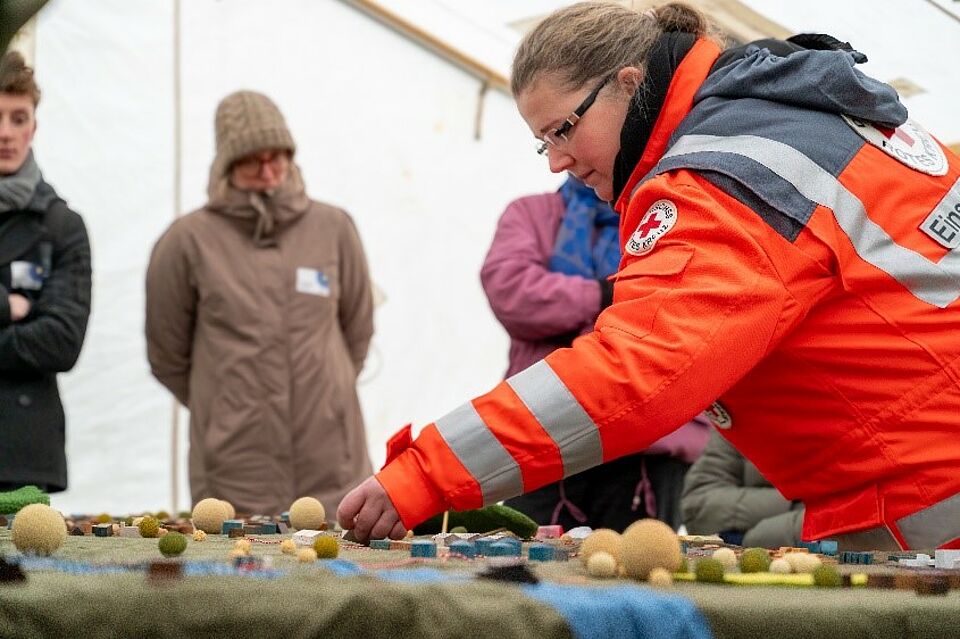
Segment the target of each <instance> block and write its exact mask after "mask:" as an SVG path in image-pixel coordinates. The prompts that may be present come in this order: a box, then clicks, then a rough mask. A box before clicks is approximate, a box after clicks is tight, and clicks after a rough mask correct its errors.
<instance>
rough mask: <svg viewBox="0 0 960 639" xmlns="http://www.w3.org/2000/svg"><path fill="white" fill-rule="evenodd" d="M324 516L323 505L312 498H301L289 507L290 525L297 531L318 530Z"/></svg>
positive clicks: (323, 521) (324, 520)
mask: <svg viewBox="0 0 960 639" xmlns="http://www.w3.org/2000/svg"><path fill="white" fill-rule="evenodd" d="M326 516H327V513H326V511H325V510H324V509H323V504H321V503H320V501H319V500H318V499H315V498H314V497H301V498H300V499H298V500H297V501H295V502H293V504H291V505H290V525H291V526H293V527H294V528H296V529H297V530H320V527H321V526H322V525H323V524H324V523H326Z"/></svg>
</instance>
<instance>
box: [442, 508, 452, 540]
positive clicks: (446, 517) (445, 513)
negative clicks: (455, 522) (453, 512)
mask: <svg viewBox="0 0 960 639" xmlns="http://www.w3.org/2000/svg"><path fill="white" fill-rule="evenodd" d="M449 523H450V511H449V510H445V511H443V525H442V526H440V533H441V534H443V535H446V534H447V524H449Z"/></svg>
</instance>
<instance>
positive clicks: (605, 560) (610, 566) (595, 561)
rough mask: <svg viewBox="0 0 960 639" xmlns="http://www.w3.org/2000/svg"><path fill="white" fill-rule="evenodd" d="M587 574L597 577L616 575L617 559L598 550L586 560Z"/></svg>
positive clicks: (608, 577)
mask: <svg viewBox="0 0 960 639" xmlns="http://www.w3.org/2000/svg"><path fill="white" fill-rule="evenodd" d="M587 574H588V575H590V576H591V577H596V578H597V579H610V578H611V577H616V576H617V560H616V559H614V557H613V555H611V554H610V553H608V552H604V551H602V550H598V551H596V552H594V553H593V554H591V555H590V559H588V560H587Z"/></svg>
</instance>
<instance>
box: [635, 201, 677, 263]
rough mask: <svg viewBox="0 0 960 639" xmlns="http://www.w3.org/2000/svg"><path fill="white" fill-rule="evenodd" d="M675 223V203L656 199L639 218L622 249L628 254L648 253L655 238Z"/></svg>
mask: <svg viewBox="0 0 960 639" xmlns="http://www.w3.org/2000/svg"><path fill="white" fill-rule="evenodd" d="M676 223H677V205H676V204H674V203H673V202H672V201H671V200H657V201H656V202H654V203H653V206H651V207H650V209H649V210H648V211H647V212H646V214H645V215H644V216H643V219H642V220H640V224H639V225H637V230H636V231H634V232H633V235H631V236H630V239H628V240H627V244H626V246H624V250H625V251H626V252H627V253H629V254H630V255H645V254H647V253H649V252H650V251H652V250H653V247H654V246H656V244H657V240H659V239H660V238H661V237H663V236H664V235H666V234H667V231H669V230H670V229H672V228H673V225H674V224H676Z"/></svg>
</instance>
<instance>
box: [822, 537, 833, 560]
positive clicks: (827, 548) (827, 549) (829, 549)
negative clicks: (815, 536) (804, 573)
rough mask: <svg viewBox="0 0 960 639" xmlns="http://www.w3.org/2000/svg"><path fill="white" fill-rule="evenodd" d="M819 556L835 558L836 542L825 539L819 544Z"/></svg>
mask: <svg viewBox="0 0 960 639" xmlns="http://www.w3.org/2000/svg"><path fill="white" fill-rule="evenodd" d="M820 554H821V555H829V556H831V557H835V556H836V554H837V542H836V540H833V539H825V540H823V541H821V542H820Z"/></svg>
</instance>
